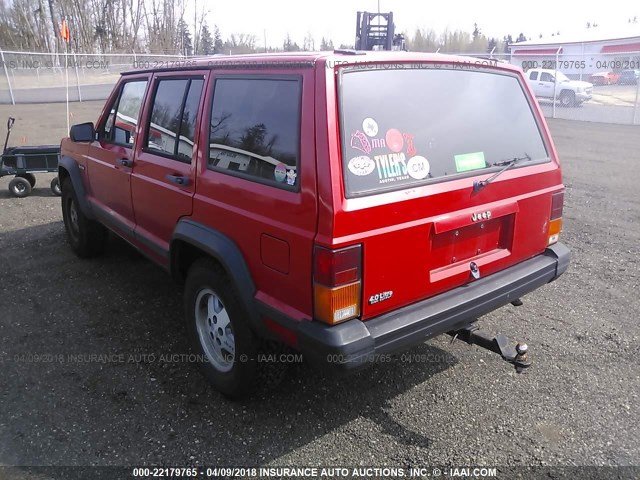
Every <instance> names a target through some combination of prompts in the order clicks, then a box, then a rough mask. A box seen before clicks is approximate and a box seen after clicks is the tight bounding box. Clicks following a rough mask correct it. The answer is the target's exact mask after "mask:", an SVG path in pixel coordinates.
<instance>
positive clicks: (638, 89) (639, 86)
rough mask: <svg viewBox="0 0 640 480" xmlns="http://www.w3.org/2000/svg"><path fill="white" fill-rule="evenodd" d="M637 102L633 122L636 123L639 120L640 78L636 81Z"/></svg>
mask: <svg viewBox="0 0 640 480" xmlns="http://www.w3.org/2000/svg"><path fill="white" fill-rule="evenodd" d="M636 85H637V87H636V102H635V106H634V107H633V124H634V125H635V124H636V123H637V122H638V121H637V117H638V101H640V78H639V79H638V80H637V81H636Z"/></svg>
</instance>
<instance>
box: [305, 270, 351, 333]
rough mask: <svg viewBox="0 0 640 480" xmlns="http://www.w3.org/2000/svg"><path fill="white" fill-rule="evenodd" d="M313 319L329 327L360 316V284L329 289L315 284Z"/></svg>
mask: <svg viewBox="0 0 640 480" xmlns="http://www.w3.org/2000/svg"><path fill="white" fill-rule="evenodd" d="M313 293H314V312H313V313H314V318H316V319H317V320H320V321H322V322H324V323H328V324H329V325H335V324H337V323H341V322H345V321H347V320H350V319H352V318H355V317H358V316H359V315H360V282H359V281H358V282H354V283H350V284H348V285H343V286H341V287H334V288H329V287H325V286H324V285H320V284H318V283H316V284H315V285H314V287H313Z"/></svg>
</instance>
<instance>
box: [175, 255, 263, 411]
mask: <svg viewBox="0 0 640 480" xmlns="http://www.w3.org/2000/svg"><path fill="white" fill-rule="evenodd" d="M210 302H211V303H210ZM184 307H185V318H186V322H187V332H188V336H189V342H190V344H191V348H192V349H193V352H195V354H196V355H198V356H199V359H198V365H199V366H200V368H201V370H202V372H203V374H204V375H205V377H206V378H207V380H208V381H209V382H210V383H211V384H212V385H213V386H214V388H215V389H216V390H218V391H219V392H220V393H222V394H223V395H225V396H227V397H229V398H232V399H239V398H242V397H246V396H247V395H249V394H250V393H252V391H253V390H254V388H255V383H256V378H257V371H258V358H257V354H258V345H259V340H258V339H257V337H256V336H255V335H254V333H253V332H252V330H251V328H250V327H249V325H248V323H247V318H248V315H247V313H246V312H245V310H244V308H243V307H242V305H241V303H240V301H239V300H238V297H237V295H236V293H235V292H234V290H233V287H232V286H231V284H230V281H229V279H228V277H227V276H226V275H225V274H224V272H222V271H221V270H220V268H219V267H218V266H217V265H216V264H215V263H214V262H213V261H212V260H210V259H208V258H202V259H200V260H197V261H196V262H194V264H193V265H192V266H191V268H190V269H189V273H188V275H187V281H186V283H185V289H184ZM231 344H233V350H234V351H233V353H232V354H231V349H230V348H229V346H230V345H231ZM216 345H217V346H216Z"/></svg>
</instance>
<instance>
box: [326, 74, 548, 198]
mask: <svg viewBox="0 0 640 480" xmlns="http://www.w3.org/2000/svg"><path fill="white" fill-rule="evenodd" d="M413 67H414V66H411V68H397V67H396V68H395V69H394V68H393V67H390V69H387V70H385V69H368V70H363V69H353V70H349V71H343V73H342V75H341V78H340V87H339V99H340V100H339V101H340V120H341V134H342V160H343V167H344V168H343V172H344V180H345V182H344V183H345V187H346V195H347V196H357V195H366V194H370V193H377V192H380V191H387V190H397V189H401V188H407V187H410V186H415V185H420V184H425V183H430V182H431V183H432V182H439V181H443V180H448V179H451V178H459V177H461V176H465V175H474V174H477V173H478V171H479V170H482V169H487V168H492V167H493V164H494V163H496V162H503V161H506V160H511V159H513V158H515V157H526V156H529V157H531V159H532V160H531V161H526V162H522V165H531V164H533V163H536V162H546V161H549V158H548V154H547V150H546V147H545V145H544V142H543V140H542V137H541V134H540V131H539V129H538V125H537V123H536V120H535V117H534V115H533V112H532V110H531V107H530V105H529V102H528V100H527V97H526V96H525V93H524V91H523V89H522V86H521V85H520V82H519V80H518V78H517V77H515V76H512V75H510V74H499V73H490V72H492V71H484V70H480V69H476V68H474V69H444V68H434V67H422V66H421V65H416V66H415V68H413ZM518 166H520V164H518ZM494 168H497V167H494Z"/></svg>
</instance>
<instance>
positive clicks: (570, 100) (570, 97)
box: [560, 90, 576, 107]
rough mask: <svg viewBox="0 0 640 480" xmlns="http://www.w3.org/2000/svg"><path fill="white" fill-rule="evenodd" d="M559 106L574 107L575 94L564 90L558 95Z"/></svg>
mask: <svg viewBox="0 0 640 480" xmlns="http://www.w3.org/2000/svg"><path fill="white" fill-rule="evenodd" d="M560 105H562V106H563V107H573V106H575V105H576V94H575V93H573V92H571V91H568V90H565V91H563V92H561V93H560Z"/></svg>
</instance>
